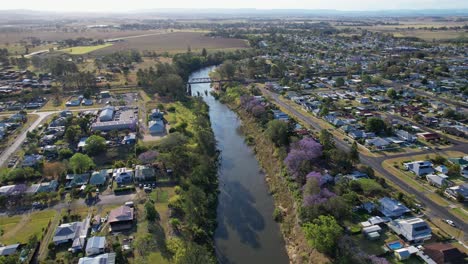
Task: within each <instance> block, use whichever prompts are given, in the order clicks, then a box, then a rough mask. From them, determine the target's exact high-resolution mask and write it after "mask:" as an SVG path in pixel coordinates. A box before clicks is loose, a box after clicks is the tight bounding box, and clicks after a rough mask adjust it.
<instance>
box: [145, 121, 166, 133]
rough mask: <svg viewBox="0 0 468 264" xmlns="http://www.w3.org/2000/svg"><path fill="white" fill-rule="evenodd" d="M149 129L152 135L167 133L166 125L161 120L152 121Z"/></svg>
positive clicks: (149, 123)
mask: <svg viewBox="0 0 468 264" xmlns="http://www.w3.org/2000/svg"><path fill="white" fill-rule="evenodd" d="M148 129H149V132H150V134H152V135H156V134H164V133H165V132H166V125H165V124H164V121H163V120H161V119H158V120H152V121H149V122H148Z"/></svg>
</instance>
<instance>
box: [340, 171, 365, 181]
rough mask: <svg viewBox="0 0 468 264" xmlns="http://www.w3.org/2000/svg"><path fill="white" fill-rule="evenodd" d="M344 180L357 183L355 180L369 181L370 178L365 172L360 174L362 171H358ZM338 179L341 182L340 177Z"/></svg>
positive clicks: (345, 176) (346, 176)
mask: <svg viewBox="0 0 468 264" xmlns="http://www.w3.org/2000/svg"><path fill="white" fill-rule="evenodd" d="M343 178H345V179H349V180H351V181H355V180H359V179H367V178H369V176H368V175H367V174H365V173H364V172H360V171H357V170H356V171H353V172H352V173H350V174H347V175H344V176H343ZM336 179H337V180H339V179H340V177H337V178H336Z"/></svg>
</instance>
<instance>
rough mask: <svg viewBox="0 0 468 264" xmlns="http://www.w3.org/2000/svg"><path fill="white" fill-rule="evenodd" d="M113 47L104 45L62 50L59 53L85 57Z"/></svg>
mask: <svg viewBox="0 0 468 264" xmlns="http://www.w3.org/2000/svg"><path fill="white" fill-rule="evenodd" d="M110 46H112V44H109V43H108V44H102V45H97V46H77V47H72V48H66V49H61V50H59V51H61V52H65V53H68V54H71V55H83V54H87V53H90V52H93V51H96V50H99V49H103V48H107V47H110Z"/></svg>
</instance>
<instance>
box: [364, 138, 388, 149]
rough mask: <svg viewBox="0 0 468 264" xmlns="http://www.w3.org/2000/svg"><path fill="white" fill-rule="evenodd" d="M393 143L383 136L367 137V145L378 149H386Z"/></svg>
mask: <svg viewBox="0 0 468 264" xmlns="http://www.w3.org/2000/svg"><path fill="white" fill-rule="evenodd" d="M390 144H391V143H390V142H389V141H388V140H386V139H384V138H381V137H376V138H371V139H366V145H368V146H373V147H375V148H377V149H386V148H387V147H388V146H389V145H390Z"/></svg>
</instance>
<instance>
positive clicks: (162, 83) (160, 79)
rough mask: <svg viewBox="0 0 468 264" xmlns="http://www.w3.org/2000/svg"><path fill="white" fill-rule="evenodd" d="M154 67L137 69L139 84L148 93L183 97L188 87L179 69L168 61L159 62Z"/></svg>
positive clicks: (175, 97)
mask: <svg viewBox="0 0 468 264" xmlns="http://www.w3.org/2000/svg"><path fill="white" fill-rule="evenodd" d="M155 68H156V69H154V68H153V67H150V68H148V69H145V70H142V69H139V70H138V71H137V79H138V85H140V86H142V87H143V88H144V89H145V90H146V91H147V92H148V93H150V94H155V93H158V94H159V95H161V96H169V97H171V98H174V99H179V100H180V99H183V98H184V97H185V94H186V88H185V84H184V81H183V79H182V78H181V76H180V75H179V74H178V69H177V68H176V67H175V66H174V65H172V64H168V63H158V64H157V65H156V67H155Z"/></svg>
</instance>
